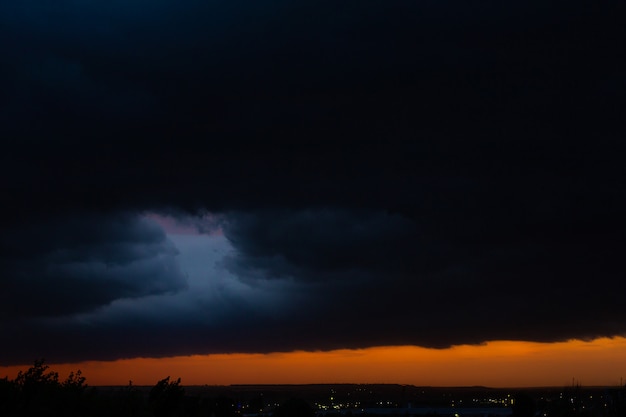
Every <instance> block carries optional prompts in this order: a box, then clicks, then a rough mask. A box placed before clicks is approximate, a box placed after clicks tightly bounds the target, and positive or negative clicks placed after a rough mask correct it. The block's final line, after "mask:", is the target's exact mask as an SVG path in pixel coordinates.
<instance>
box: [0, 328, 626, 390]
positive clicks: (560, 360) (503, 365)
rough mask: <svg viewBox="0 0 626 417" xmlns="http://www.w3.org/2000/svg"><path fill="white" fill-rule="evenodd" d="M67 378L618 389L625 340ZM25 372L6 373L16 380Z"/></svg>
mask: <svg viewBox="0 0 626 417" xmlns="http://www.w3.org/2000/svg"><path fill="white" fill-rule="evenodd" d="M49 365H50V368H51V370H54V371H57V372H59V374H60V377H61V378H65V376H66V375H67V374H69V372H70V371H75V370H77V369H80V370H82V372H83V375H84V376H85V377H86V378H87V383H88V384H89V385H92V386H97V385H126V384H128V381H129V380H132V381H133V383H134V384H135V385H153V384H154V383H156V381H158V380H160V379H162V378H165V377H166V376H168V375H169V376H171V377H172V378H178V377H180V378H181V379H182V384H183V385H204V384H208V385H230V384H309V383H399V384H412V385H431V386H470V385H484V386H490V387H524V386H564V385H569V384H571V381H572V378H575V379H576V380H577V381H579V382H580V383H581V384H583V385H587V386H591V385H617V384H618V383H619V382H620V378H621V377H622V376H625V375H626V338H624V337H616V338H602V339H596V340H593V341H590V342H584V341H578V340H575V341H569V342H560V343H533V342H512V341H496V342H489V343H486V344H484V345H478V346H474V345H461V346H454V347H452V348H449V349H441V350H437V349H426V348H420V347H414V346H399V347H376V348H368V349H358V350H348V349H345V350H335V351H330V352H289V353H270V354H216V355H195V356H179V357H172V358H160V359H148V358H138V359H124V360H117V361H112V362H102V361H93V362H82V363H75V364H49ZM29 366H30V364H27V365H23V366H10V367H0V375H1V376H4V375H7V376H8V377H9V378H14V377H15V375H17V372H18V371H19V370H25V369H27V368H28V367H29Z"/></svg>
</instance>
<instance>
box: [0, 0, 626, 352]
mask: <svg viewBox="0 0 626 417" xmlns="http://www.w3.org/2000/svg"><path fill="white" fill-rule="evenodd" d="M613 3H614V4H608V3H607V4H605V2H596V3H594V5H593V6H589V5H588V4H586V2H576V1H573V2H572V1H568V2H565V1H563V2H552V3H550V4H549V5H546V4H545V2H540V1H527V2H515V1H513V2H495V1H488V2H483V3H481V4H480V5H475V4H470V3H467V2H463V1H456V0H449V1H419V2H414V1H396V2H388V3H385V4H382V3H380V2H370V1H354V2H350V1H349V2H341V3H338V2H335V1H325V0H324V1H321V2H320V1H317V2H297V3H294V2H293V1H272V2H255V1H244V2H237V3H233V2H221V1H195V0H189V1H176V2H175V1H165V0H163V1H153V2H140V1H126V2H121V1H109V2H75V1H65V0H63V1H60V2H57V3H55V7H50V6H49V5H46V4H45V3H44V2H39V1H31V0H24V1H21V2H19V4H15V5H14V4H11V5H4V4H3V5H0V36H1V37H2V38H3V39H11V42H9V43H8V44H7V46H6V48H5V50H4V52H3V56H2V57H0V60H1V64H2V65H0V92H1V93H2V97H3V100H2V101H1V102H0V125H1V126H2V127H1V129H2V132H1V134H0V135H1V136H2V138H3V149H2V152H0V176H1V178H2V180H1V184H2V193H0V204H2V208H3V213H4V215H3V216H2V217H0V245H1V248H2V253H1V254H0V262H1V263H0V272H1V273H2V274H1V275H2V276H1V277H0V289H1V290H2V291H1V292H0V304H1V306H0V314H1V318H2V321H1V322H0V326H2V327H1V328H0V332H2V333H3V334H7V335H13V336H12V338H13V340H15V341H16V344H15V348H14V349H12V352H8V353H7V355H6V358H7V359H6V360H7V361H9V362H15V361H18V360H23V361H24V360H31V359H32V358H26V357H25V356H28V355H31V354H33V355H34V354H35V353H37V356H47V357H51V356H53V355H56V356H57V357H58V358H63V359H64V360H73V359H79V358H80V359H89V358H110V359H112V358H115V357H132V356H162V355H174V354H183V353H204V352H218V351H220V352H226V351H247V352H251V351H273V350H290V349H328V348H336V347H359V346H372V345H380V344H398V343H402V344H404V343H409V344H419V345H424V346H448V345H450V344H455V343H480V342H483V341H485V340H492V339H502V338H506V339H525V340H546V341H547V340H562V339H567V338H592V337H595V336H600V335H609V336H610V335H618V334H624V332H626V328H625V327H624V326H623V323H625V322H626V320H624V317H623V313H622V312H621V310H620V309H619V303H620V301H619V299H618V295H619V294H621V293H622V292H623V290H624V288H623V287H624V284H623V282H622V281H623V280H622V279H621V275H623V274H621V272H622V269H623V268H622V265H621V264H622V262H621V258H620V256H621V253H623V252H624V245H625V243H624V239H623V235H624V231H625V230H626V222H625V220H624V217H623V213H624V212H625V211H626V198H625V195H624V191H623V190H624V183H625V173H624V170H623V168H622V166H623V161H622V155H623V154H624V152H623V151H624V145H623V137H624V133H626V132H625V131H624V125H623V123H622V121H621V117H620V116H621V113H620V110H621V108H622V107H623V106H622V105H623V99H624V83H623V82H620V81H619V80H621V79H622V77H621V74H623V73H624V72H625V71H626V67H624V62H626V59H624V48H623V43H624V40H625V39H626V33H625V32H624V25H623V22H622V21H621V20H620V19H619V16H622V15H623V7H622V6H621V5H619V4H616V3H615V2H613ZM148 213H151V214H148ZM155 213H158V214H155ZM159 216H160V217H159ZM167 216H170V217H169V219H170V220H172V219H174V218H176V219H178V221H179V222H180V224H181V225H183V226H184V227H178V229H176V228H174V227H173V228H172V229H171V230H169V234H170V236H169V237H168V236H167V234H166V232H165V231H164V230H163V228H165V229H167V228H168V226H167V224H165V223H163V222H162V220H163V219H164V218H166V217H167ZM202 216H204V217H202ZM159 219H160V220H161V221H160V220H159ZM182 229H185V230H186V232H185V233H186V234H187V239H190V240H189V241H184V240H181V239H182V238H181V237H180V236H178V237H176V236H177V235H176V233H178V232H177V230H178V231H180V230H182ZM190 230H191V231H190ZM194 230H197V233H196V232H194ZM205 238H206V239H209V238H210V239H209V240H210V242H212V243H210V242H209V241H205V240H203V239H205ZM194 239H197V240H194ZM211 239H213V240H211ZM192 241H193V242H195V243H190V242H192ZM216 242H219V243H216ZM211 245H214V246H211ZM190 254H193V255H190ZM187 276H189V277H190V278H189V279H188V278H187ZM29 329H30V330H29ZM131 334H132V335H140V336H141V337H139V336H138V337H133V338H129V337H128V335H131ZM131 339H132V340H133V341H131ZM68 340H74V342H75V343H69V342H67V343H66V341H68ZM119 340H124V341H125V342H124V343H125V346H119V343H118V342H117V341H119ZM72 346H73V348H72ZM46 349H47V350H48V351H49V352H51V353H49V354H48V353H47V352H45V351H40V350H46ZM18 358H19V359H18Z"/></svg>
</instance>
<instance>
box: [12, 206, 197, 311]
mask: <svg viewBox="0 0 626 417" xmlns="http://www.w3.org/2000/svg"><path fill="white" fill-rule="evenodd" d="M0 247H1V248H2V255H1V257H0V273H1V274H2V281H0V289H1V290H2V291H0V313H1V316H0V317H1V318H2V319H1V320H2V322H5V321H9V320H20V319H24V318H32V317H39V316H43V317H50V316H57V315H70V314H73V313H80V312H84V311H89V310H91V309H94V308H97V307H100V306H103V305H107V304H109V303H110V302H112V301H114V300H117V299H123V298H139V297H144V296H147V295H151V294H163V293H168V292H176V291H179V290H181V289H183V288H185V286H186V281H185V276H184V275H183V273H182V272H181V271H180V269H179V266H178V263H177V261H176V259H175V256H176V254H177V250H176V248H175V247H174V245H173V244H172V243H171V242H169V241H168V240H167V239H166V236H165V234H164V233H163V231H162V230H161V229H160V228H159V226H158V225H157V224H155V223H153V222H150V221H149V220H146V219H143V218H139V217H137V215H136V214H130V213H123V214H119V213H116V214H107V215H102V214H100V215H85V214H73V215H71V216H68V217H56V218H53V219H47V222H41V223H31V224H29V225H20V226H17V227H12V228H6V229H5V230H3V233H2V236H1V238H0Z"/></svg>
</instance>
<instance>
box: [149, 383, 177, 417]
mask: <svg viewBox="0 0 626 417" xmlns="http://www.w3.org/2000/svg"><path fill="white" fill-rule="evenodd" d="M184 398H185V390H184V388H183V387H182V386H181V385H180V378H178V379H177V380H176V381H170V377H169V376H168V377H167V378H164V379H162V380H160V381H159V382H157V383H156V385H155V386H154V387H152V389H151V390H150V396H149V397H148V401H149V403H150V406H151V408H152V412H153V413H154V415H155V416H156V417H170V416H174V415H176V414H178V412H179V411H180V409H181V408H182V406H183V401H184Z"/></svg>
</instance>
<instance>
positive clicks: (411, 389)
mask: <svg viewBox="0 0 626 417" xmlns="http://www.w3.org/2000/svg"><path fill="white" fill-rule="evenodd" d="M382 415H385V416H432V417H435V416H436V417H463V416H466V417H471V416H480V417H508V416H512V417H531V416H538V417H567V416H580V417H586V416H588V417H596V416H597V417H601V416H606V417H613V416H615V417H626V387H624V386H622V387H582V386H578V385H576V386H570V387H564V388H554V387H552V388H523V389H503V388H497V389H496V388H486V387H459V388H436V387H416V386H412V385H395V384H384V385H378V384H314V385H231V386H183V385H182V383H181V381H180V380H172V379H170V378H169V377H167V378H164V379H162V380H160V381H157V382H156V384H155V385H154V386H134V385H132V383H130V384H129V385H128V386H125V387H89V386H88V385H87V384H86V379H85V377H83V376H82V374H81V373H80V371H78V372H76V373H73V374H70V376H69V377H68V378H67V379H66V380H65V381H60V380H59V378H58V374H57V373H55V372H53V371H49V369H48V367H47V366H46V365H44V364H43V361H39V362H35V365H34V366H33V367H31V368H30V369H28V370H27V371H25V372H21V373H20V374H19V375H18V377H17V378H16V379H15V380H9V379H8V378H4V379H0V416H3V417H5V416H6V417H12V416H16V417H17V416H59V417H65V416H67V417H79V416H80V417H89V416H94V417H99V416H107V417H108V416H121V417H125V416H137V417H150V416H155V417H178V416H180V417H199V416H202V417H212V416H213V417H235V416H267V417H273V416H275V417H312V416H328V417H331V416H382Z"/></svg>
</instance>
